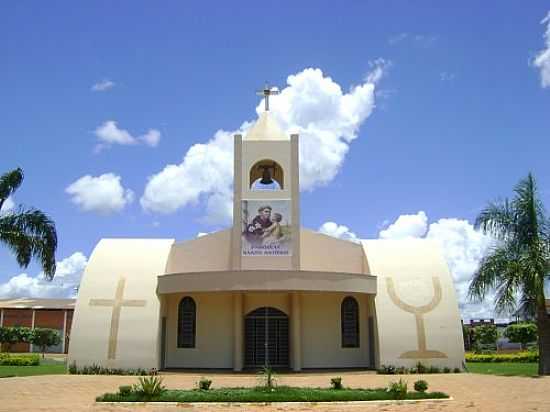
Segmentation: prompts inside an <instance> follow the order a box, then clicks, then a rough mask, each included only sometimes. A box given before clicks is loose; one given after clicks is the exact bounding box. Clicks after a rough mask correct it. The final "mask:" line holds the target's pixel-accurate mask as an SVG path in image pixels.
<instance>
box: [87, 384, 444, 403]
mask: <svg viewBox="0 0 550 412" xmlns="http://www.w3.org/2000/svg"><path fill="white" fill-rule="evenodd" d="M447 398H449V395H447V394H445V393H442V392H407V395H406V397H405V398H404V399H411V400H418V399H447ZM395 399H398V398H396V397H395V396H394V395H393V394H392V393H390V392H388V391H387V390H386V389H339V390H336V389H328V388H294V387H288V386H279V387H276V388H272V389H271V390H268V389H265V388H263V387H258V388H221V389H211V390H208V391H204V390H199V389H194V390H167V391H165V392H164V393H162V394H161V395H160V396H158V397H153V398H144V397H143V395H141V394H139V393H134V392H131V393H128V394H125V395H122V394H120V393H106V394H104V395H102V396H99V397H98V398H97V399H96V401H98V402H142V401H156V402H242V403H245V402H335V401H380V400H395Z"/></svg>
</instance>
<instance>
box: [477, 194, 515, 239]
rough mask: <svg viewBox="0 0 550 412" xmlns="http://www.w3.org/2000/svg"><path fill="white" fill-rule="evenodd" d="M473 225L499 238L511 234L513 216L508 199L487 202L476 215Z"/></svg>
mask: <svg viewBox="0 0 550 412" xmlns="http://www.w3.org/2000/svg"><path fill="white" fill-rule="evenodd" d="M474 226H475V227H476V228H477V229H481V230H482V231H483V232H484V233H486V234H490V235H491V236H493V237H494V238H496V239H499V240H506V239H509V238H510V237H511V236H513V234H514V232H515V229H516V227H515V216H514V213H513V210H512V209H511V207H510V202H509V201H508V199H505V200H504V201H495V202H491V203H489V204H488V205H487V207H486V208H484V209H483V210H482V211H481V212H480V214H479V215H478V217H477V219H476V221H475V224H474Z"/></svg>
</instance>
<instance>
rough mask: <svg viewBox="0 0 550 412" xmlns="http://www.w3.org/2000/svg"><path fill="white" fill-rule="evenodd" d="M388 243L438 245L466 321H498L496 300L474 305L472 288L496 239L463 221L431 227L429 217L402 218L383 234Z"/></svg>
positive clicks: (421, 214) (441, 222) (452, 220)
mask: <svg viewBox="0 0 550 412" xmlns="http://www.w3.org/2000/svg"><path fill="white" fill-rule="evenodd" d="M379 236H380V238H384V239H403V238H426V239H432V240H436V241H438V242H439V243H440V244H441V246H442V248H443V254H444V256H445V258H446V260H447V264H448V265H449V269H450V271H451V274H452V275H453V280H454V284H455V290H456V293H457V299H458V302H459V307H460V311H461V313H462V317H463V318H464V319H465V320H467V319H474V318H488V317H494V312H493V307H494V305H493V298H494V295H489V296H488V297H487V299H486V300H485V302H484V303H479V304H475V303H471V302H470V301H469V299H468V296H467V295H468V285H469V283H470V280H471V279H472V276H473V274H474V272H475V271H476V270H477V268H478V266H479V263H480V261H481V259H482V258H483V256H484V255H485V254H486V253H487V251H488V250H489V248H490V247H491V246H492V245H494V239H492V238H491V237H489V236H487V235H484V234H483V233H482V232H481V231H479V230H476V229H475V228H474V226H473V225H472V224H471V223H470V222H468V221H467V220H463V219H456V218H448V219H439V220H438V221H437V222H434V223H431V224H430V225H429V226H428V217H427V216H426V213H425V212H423V211H420V212H418V213H416V214H414V215H401V216H399V217H398V218H397V219H396V220H395V222H394V223H392V224H391V225H389V227H388V228H387V229H385V230H382V231H381V232H380V234H379Z"/></svg>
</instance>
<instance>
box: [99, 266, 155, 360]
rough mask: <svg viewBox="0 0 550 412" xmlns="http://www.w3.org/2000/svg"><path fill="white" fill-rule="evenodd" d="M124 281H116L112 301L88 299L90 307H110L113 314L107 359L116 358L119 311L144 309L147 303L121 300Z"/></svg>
mask: <svg viewBox="0 0 550 412" xmlns="http://www.w3.org/2000/svg"><path fill="white" fill-rule="evenodd" d="M125 284H126V279H125V278H123V277H121V278H120V279H119V280H118V284H117V287H116V293H115V298H114V299H90V306H112V307H113V313H112V314H111V332H110V334H109V349H108V351H107V359H115V358H116V346H117V340H118V326H119V323H120V310H121V309H122V307H123V306H125V307H134V308H136V307H144V306H145V305H146V303H147V301H145V300H137V299H126V300H125V299H123V296H124V285H125Z"/></svg>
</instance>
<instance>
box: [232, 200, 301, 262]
mask: <svg viewBox="0 0 550 412" xmlns="http://www.w3.org/2000/svg"><path fill="white" fill-rule="evenodd" d="M290 211H291V203H290V200H243V201H242V255H243V256H291V255H292V247H291V245H292V242H291V239H292V230H291V224H292V222H291V217H290V216H291V214H290Z"/></svg>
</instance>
